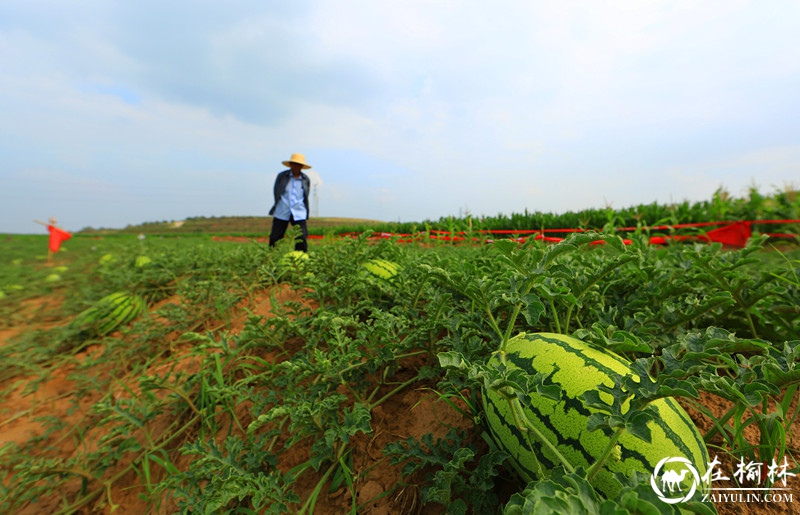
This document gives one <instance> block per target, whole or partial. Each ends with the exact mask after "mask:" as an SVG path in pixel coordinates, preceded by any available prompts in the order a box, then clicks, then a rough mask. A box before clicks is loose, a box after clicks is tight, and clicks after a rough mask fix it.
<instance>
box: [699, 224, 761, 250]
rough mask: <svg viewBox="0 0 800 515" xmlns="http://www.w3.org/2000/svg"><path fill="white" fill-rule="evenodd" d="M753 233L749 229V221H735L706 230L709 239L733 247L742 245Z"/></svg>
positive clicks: (745, 243)
mask: <svg viewBox="0 0 800 515" xmlns="http://www.w3.org/2000/svg"><path fill="white" fill-rule="evenodd" d="M752 235H753V233H752V232H751V231H750V222H735V223H732V224H730V225H726V226H724V227H720V228H719V229H714V230H713V231H708V232H707V233H706V237H707V238H708V239H709V241H714V242H718V243H722V244H723V245H731V246H733V247H744V246H745V245H747V240H749V239H750V236H752Z"/></svg>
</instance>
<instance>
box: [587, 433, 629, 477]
mask: <svg viewBox="0 0 800 515" xmlns="http://www.w3.org/2000/svg"><path fill="white" fill-rule="evenodd" d="M623 431H625V427H624V426H623V427H620V428H618V429H617V430H616V431H614V434H613V435H611V438H610V439H609V440H608V445H606V448H605V449H603V453H602V454H601V455H600V459H598V460H597V461H595V462H594V464H592V466H591V467H589V470H588V471H587V472H586V479H587V480H588V481H589V482H590V483H591V482H592V480H593V479H594V476H596V475H597V473H598V472H599V471H600V469H601V468H603V465H605V463H606V461H607V460H608V457H609V456H610V455H611V451H613V450H614V447H615V446H616V445H617V442H618V441H619V438H620V436H622V433H623Z"/></svg>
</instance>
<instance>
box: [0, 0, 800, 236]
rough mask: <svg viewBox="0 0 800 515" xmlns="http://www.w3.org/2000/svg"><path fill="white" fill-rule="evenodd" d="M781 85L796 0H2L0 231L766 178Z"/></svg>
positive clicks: (794, 173)
mask: <svg viewBox="0 0 800 515" xmlns="http://www.w3.org/2000/svg"><path fill="white" fill-rule="evenodd" d="M798 92H800V2H797V1H796V0H770V1H769V2H764V1H740V0H697V1H690V0H663V1H658V0H619V1H611V0H593V1H588V0H584V1H578V0H555V1H540V0H518V1H510V0H497V1H494V2H487V1H485V0H459V1H455V0H426V1H423V0H381V1H374V0H294V1H292V2H265V1H263V0H253V1H249V0H227V1H225V2H222V1H219V0H214V1H212V0H171V1H169V2H164V1H161V0H159V1H153V0H136V1H121V0H82V1H80V2H75V1H73V0H2V1H0V233H34V234H35V233H40V232H44V228H43V227H41V226H38V225H36V224H34V222H33V220H35V219H38V220H47V219H48V218H50V217H55V218H57V220H58V224H59V225H60V226H62V227H64V228H66V229H67V230H73V231H78V230H80V229H82V228H86V227H95V228H99V227H106V228H121V227H125V226H126V225H129V224H131V225H135V224H139V223H142V222H157V221H165V220H166V221H178V220H183V219H185V218H188V217H197V216H208V217H210V216H266V215H267V212H268V210H269V208H270V207H271V205H272V201H273V199H272V186H273V182H274V180H275V176H276V174H277V173H278V172H280V171H282V170H284V169H285V167H284V166H283V165H282V164H281V162H282V161H284V160H287V159H289V157H290V156H291V155H292V154H293V153H302V154H304V155H305V157H306V160H307V162H308V163H309V164H311V165H312V167H313V168H312V169H311V170H310V171H309V175H311V177H312V181H313V182H314V185H315V186H314V190H315V191H314V195H312V209H311V211H312V212H311V215H312V216H325V217H330V216H335V217H354V218H370V219H377V220H384V221H401V222H409V221H412V222H414V221H423V220H438V219H439V218H440V217H444V216H465V215H467V214H472V215H473V216H496V215H498V214H506V215H510V214H512V213H521V212H523V211H525V210H528V211H529V212H534V211H541V212H552V213H563V212H566V211H577V210H582V209H588V208H603V207H608V206H610V207H613V208H624V207H629V206H634V205H638V204H649V203H652V202H659V203H670V202H680V201H684V200H689V201H700V200H708V199H710V198H711V196H712V195H713V193H714V191H715V190H717V189H718V188H720V187H723V188H725V189H726V190H727V191H729V192H730V193H731V194H732V195H734V196H742V195H745V194H746V192H747V189H748V188H749V187H751V186H756V187H757V188H758V189H759V190H760V191H761V192H762V193H770V192H774V191H777V190H779V189H783V188H786V187H795V188H796V187H800V137H799V136H800V94H798ZM266 230H268V228H267V227H265V231H266Z"/></svg>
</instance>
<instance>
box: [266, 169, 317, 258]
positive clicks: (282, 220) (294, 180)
mask: <svg viewBox="0 0 800 515" xmlns="http://www.w3.org/2000/svg"><path fill="white" fill-rule="evenodd" d="M283 165H284V166H288V167H289V169H288V170H284V171H282V172H280V173H279V174H278V176H277V177H276V178H275V187H274V194H275V204H274V205H273V206H272V209H270V210H269V214H271V215H272V232H271V233H270V235H269V245H270V247H274V246H275V242H277V241H278V240H279V239H281V238H283V235H284V234H286V228H287V227H288V226H289V222H291V223H292V225H299V226H300V229H302V234H301V235H300V236H298V238H297V243H295V246H294V249H295V250H300V251H303V252H307V251H308V241H307V240H308V227H306V221H307V220H308V192H309V191H310V190H311V179H309V178H308V175H306V174H304V173H303V172H302V170H307V169H309V168H311V166H309V165H308V164H306V158H305V156H303V154H292V157H291V158H290V159H289V160H288V161H284V162H283Z"/></svg>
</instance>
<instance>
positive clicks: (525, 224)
mask: <svg viewBox="0 0 800 515" xmlns="http://www.w3.org/2000/svg"><path fill="white" fill-rule="evenodd" d="M798 219H800V194H799V193H798V191H797V187H796V186H794V185H786V186H784V187H783V188H776V189H774V190H773V191H772V192H768V193H763V192H762V191H761V190H759V188H757V187H756V186H751V187H750V188H749V189H748V191H747V192H746V193H745V194H744V195H736V194H732V193H730V192H729V191H728V190H726V189H724V188H719V189H718V190H717V191H715V192H714V194H713V195H712V197H711V199H709V200H700V201H688V200H680V201H676V202H672V203H669V204H663V203H658V202H651V203H649V204H639V205H634V206H624V207H623V206H610V205H609V206H606V207H602V208H588V209H583V210H580V211H567V212H562V213H550V212H542V211H529V210H527V209H526V210H525V211H524V212H521V213H510V214H507V213H499V214H497V215H491V214H485V213H484V214H480V215H471V214H466V215H464V216H459V217H456V216H445V217H441V218H439V219H438V220H426V221H424V222H421V223H420V222H403V223H387V224H383V225H370V226H368V227H367V226H365V227H360V228H359V227H354V228H353V229H354V230H373V231H376V232H380V231H384V232H395V233H416V232H417V231H422V230H426V229H428V230H440V231H450V232H453V233H455V232H467V233H469V232H475V231H495V230H499V231H505V230H521V231H528V230H542V229H595V230H599V229H602V228H611V229H613V228H627V227H639V226H651V227H652V226H659V225H679V224H689V223H707V222H725V221H737V220H748V221H749V220H798ZM755 230H756V231H759V232H770V231H775V230H779V231H781V232H785V231H788V232H791V233H793V234H797V226H796V224H794V225H758V224H756V226H755ZM322 232H324V231H320V233H322ZM315 234H316V232H315Z"/></svg>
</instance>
